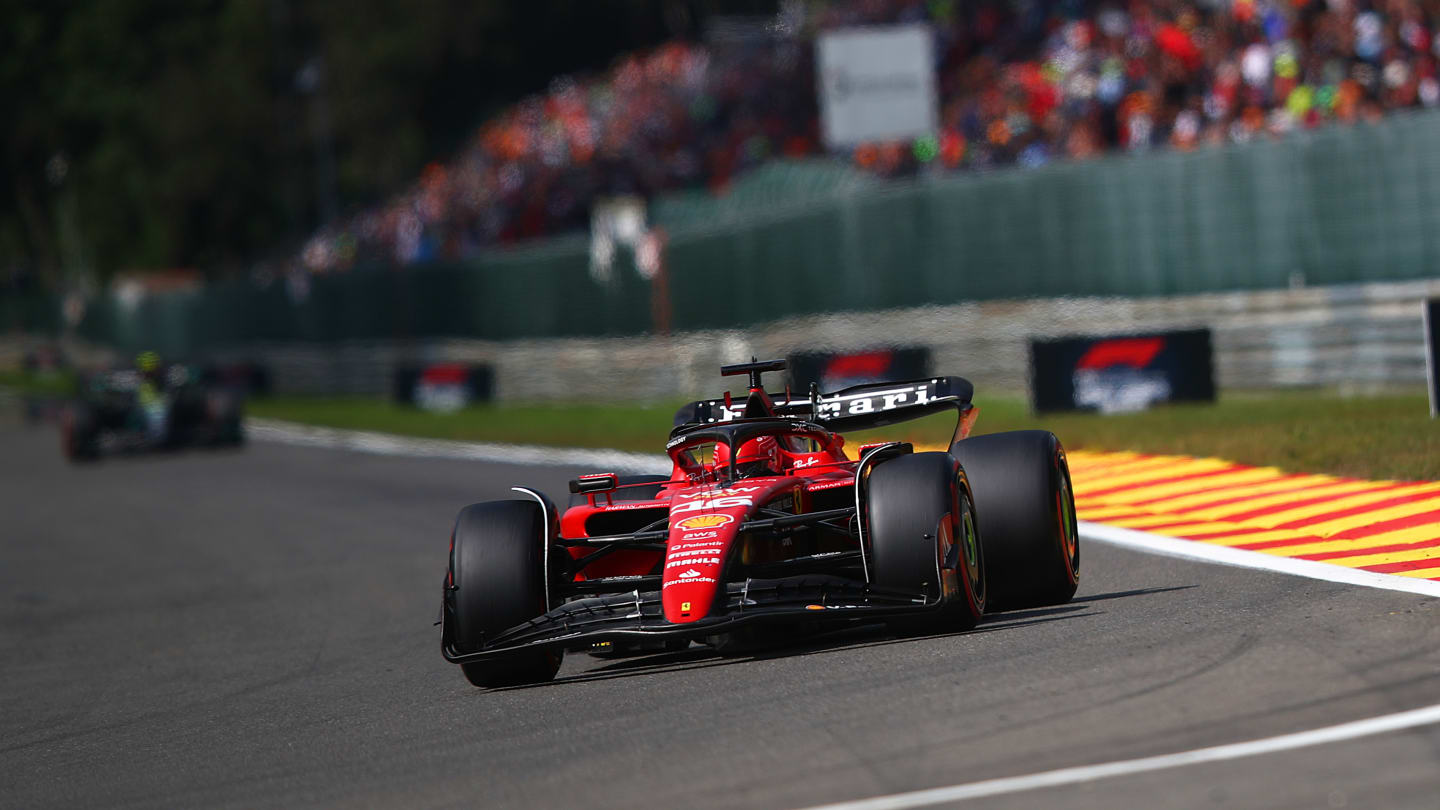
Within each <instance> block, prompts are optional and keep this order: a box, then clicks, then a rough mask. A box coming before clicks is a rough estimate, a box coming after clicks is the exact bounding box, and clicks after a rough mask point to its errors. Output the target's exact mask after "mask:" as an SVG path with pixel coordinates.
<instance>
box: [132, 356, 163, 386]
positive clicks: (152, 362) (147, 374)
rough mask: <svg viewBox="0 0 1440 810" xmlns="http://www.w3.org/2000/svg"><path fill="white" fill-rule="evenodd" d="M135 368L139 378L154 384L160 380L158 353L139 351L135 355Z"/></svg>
mask: <svg viewBox="0 0 1440 810" xmlns="http://www.w3.org/2000/svg"><path fill="white" fill-rule="evenodd" d="M135 370H136V371H137V372H139V373H140V379H141V380H144V381H145V382H148V383H151V384H154V383H158V382H159V381H160V355H158V354H156V353H155V352H148V351H147V352H141V353H140V354H138V355H136V357H135Z"/></svg>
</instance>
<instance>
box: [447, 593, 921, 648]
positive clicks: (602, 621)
mask: <svg viewBox="0 0 1440 810" xmlns="http://www.w3.org/2000/svg"><path fill="white" fill-rule="evenodd" d="M939 607H940V602H939V601H938V600H935V599H932V598H927V597H926V596H925V595H924V594H919V593H904V592H899V591H890V590H885V589H881V588H875V587H873V586H870V585H867V584H865V583H863V582H858V581H856V580H852V579H846V578H844V577H837V576H828V575H821V574H810V575H803V576H793V577H784V578H780V579H750V580H746V581H745V582H732V583H729V584H727V585H726V592H725V605H724V608H723V609H719V610H716V611H714V612H713V613H714V615H711V616H707V617H705V618H703V619H700V620H699V621H695V622H687V623H685V624H672V623H671V622H669V621H668V620H666V619H665V617H664V615H663V614H662V611H661V606H660V592H659V591H632V592H630V593H618V594H609V595H605V596H595V597H590V598H586V599H577V600H575V601H571V602H566V603H565V604H563V605H561V606H559V607H557V608H555V609H553V610H551V611H550V612H548V613H545V614H544V615H541V616H537V617H536V618H534V619H531V620H530V621H527V622H525V623H524V624H520V625H517V626H515V627H512V628H510V629H508V630H505V631H503V632H501V633H499V634H497V635H495V636H494V637H493V638H491V639H489V640H487V642H486V644H485V647H484V649H481V650H478V651H472V652H461V651H459V650H457V649H456V648H455V645H454V640H453V638H452V637H451V634H450V632H449V621H448V618H449V617H448V616H443V615H442V622H441V624H442V626H441V633H440V636H441V642H440V649H441V652H442V653H443V654H444V656H445V660H447V661H450V662H452V663H456V664H464V663H467V662H470V661H479V660H481V659H485V658H492V657H497V656H503V655H506V654H508V653H514V652H516V651H519V650H524V649H543V648H554V647H577V648H578V647H585V646H589V645H591V644H594V643H597V642H601V641H617V640H622V639H641V638H655V639H701V638H704V637H706V636H712V635H717V634H721V633H726V632H729V631H731V630H733V629H735V628H736V627H739V626H742V625H746V624H754V623H760V622H775V621H783V620H786V619H789V620H795V619H797V618H801V617H804V618H808V619H817V618H818V619H823V620H826V621H836V620H846V621H852V622H853V621H856V620H878V619H882V618H887V617H890V616H894V615H897V614H905V613H923V612H927V611H931V610H936V609H939ZM446 611H447V612H448V608H446Z"/></svg>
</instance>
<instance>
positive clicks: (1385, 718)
mask: <svg viewBox="0 0 1440 810" xmlns="http://www.w3.org/2000/svg"><path fill="white" fill-rule="evenodd" d="M1436 723H1440V705H1435V706H1426V707H1425V708H1423V709H1412V710H1411V711H1407V712H1399V713H1397V714H1387V715H1382V716H1380V717H1371V718H1368V719H1365V720H1356V721H1354V722H1351V723H1341V724H1340V725H1338V726H1326V727H1325V728H1317V729H1313V730H1311V731H1301V732H1298V733H1295V734H1282V735H1280V736H1278V737H1266V738H1264V739H1261V740H1251V741H1249V742H1242V743H1231V744H1229V745H1217V746H1214V747H1211V748H1197V749H1195V750H1193V751H1181V752H1179V753H1175V754H1163V755H1161V756H1155V757H1143V758H1141V759H1125V760H1120V761H1118V762H1104V763H1100V764H1097V765H1082V766H1080V767H1078V768H1061V769H1059V770H1055V771H1043V772H1041V773H1032V774H1028V775H1026V776H1011V777H1006V778H1004V779H987V780H985V781H983V782H970V783H968V784H963V785H951V786H950V787H941V788H931V789H929V790H916V791H912V792H909V793H895V794H892V795H889V796H876V797H875V798H872V799H860V800H857V801H850V802H838V803H836V804H827V805H821V806H817V807H812V808H810V810H901V808H908V807H926V806H928V805H932V804H940V803H941V802H958V801H963V800H965V799H978V798H981V797H985V796H1000V795H1004V794H1007V793H1020V792H1023V791H1027V790H1038V789H1040V788H1049V787H1058V786H1060V785H1074V784H1078V783H1081V782H1093V781H1095V780H1096V779H1108V778H1110V777H1113V776H1127V775H1130V774H1137V773H1146V772H1148V771H1159V770H1164V769H1166V768H1179V767H1181V766H1184V765H1197V764H1200V763H1202V762H1221V761H1224V760H1227V759H1241V758H1243V757H1253V756H1257V755H1259V754H1273V753H1276V752H1277V751H1292V750H1294V749H1296V748H1308V747H1310V746H1313V745H1325V744H1327V743H1335V742H1342V741H1344V740H1354V739H1358V738H1360V737H1371V736H1374V735H1376V734H1387V733H1389V732H1392V731H1400V730H1403V729H1407V728H1416V727H1419V726H1428V725H1434V724H1436Z"/></svg>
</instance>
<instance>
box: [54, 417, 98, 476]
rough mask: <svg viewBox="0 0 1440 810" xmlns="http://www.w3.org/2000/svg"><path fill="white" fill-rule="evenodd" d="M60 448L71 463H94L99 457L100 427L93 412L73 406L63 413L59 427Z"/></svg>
mask: <svg viewBox="0 0 1440 810" xmlns="http://www.w3.org/2000/svg"><path fill="white" fill-rule="evenodd" d="M60 441H61V448H62V449H63V450H64V451H65V457H66V458H68V459H69V460H70V461H72V462H83V461H94V460H95V459H98V458H99V457H100V425H99V422H98V420H97V418H96V416H95V411H94V410H92V409H91V408H89V407H87V406H85V405H75V406H72V407H70V408H69V409H67V410H66V411H65V415H64V416H63V417H62V422H61V425H60Z"/></svg>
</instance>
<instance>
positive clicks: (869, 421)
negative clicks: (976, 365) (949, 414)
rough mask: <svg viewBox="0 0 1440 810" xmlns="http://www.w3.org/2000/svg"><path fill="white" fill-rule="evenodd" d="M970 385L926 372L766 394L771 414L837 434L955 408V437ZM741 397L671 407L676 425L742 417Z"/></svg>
mask: <svg viewBox="0 0 1440 810" xmlns="http://www.w3.org/2000/svg"><path fill="white" fill-rule="evenodd" d="M974 394H975V386H973V385H971V384H970V381H969V380H967V379H965V378H964V377H931V378H929V379H924V380H907V381H905V382H893V383H868V384H866V385H852V386H850V387H849V388H843V389H841V390H839V391H836V392H834V393H830V394H822V393H820V392H819V390H818V389H813V388H812V391H811V395H810V396H809V397H796V396H794V395H788V396H787V393H781V394H771V395H770V398H771V399H772V400H774V402H775V415H776V416H797V417H800V418H802V419H807V420H809V421H811V422H815V423H817V424H820V425H823V426H824V427H826V428H827V429H829V430H831V431H834V432H836V433H846V432H849V431H853V430H869V429H870V428H878V427H885V426H886V425H893V424H896V423H898V422H908V421H910V420H911V419H919V418H921V417H924V416H929V415H930V414H933V413H940V412H942V411H947V410H954V411H955V412H956V414H957V416H958V417H959V420H960V421H959V423H958V424H957V425H956V428H955V439H956V440H959V439H960V438H963V436H964V435H965V434H967V433H969V424H970V423H971V422H973V421H974V413H973V412H974V408H975V406H974V405H973V404H972V403H971V402H970V398H971V397H972V396H974ZM744 411H745V402H744V400H738V401H735V402H733V403H732V404H731V405H728V406H727V405H726V404H725V400H723V399H702V400H699V401H697V402H691V403H689V404H687V405H684V406H683V407H681V408H680V410H678V411H676V412H675V426H676V427H679V426H681V425H703V424H714V423H716V422H729V421H731V420H734V419H740V418H743V416H744Z"/></svg>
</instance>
